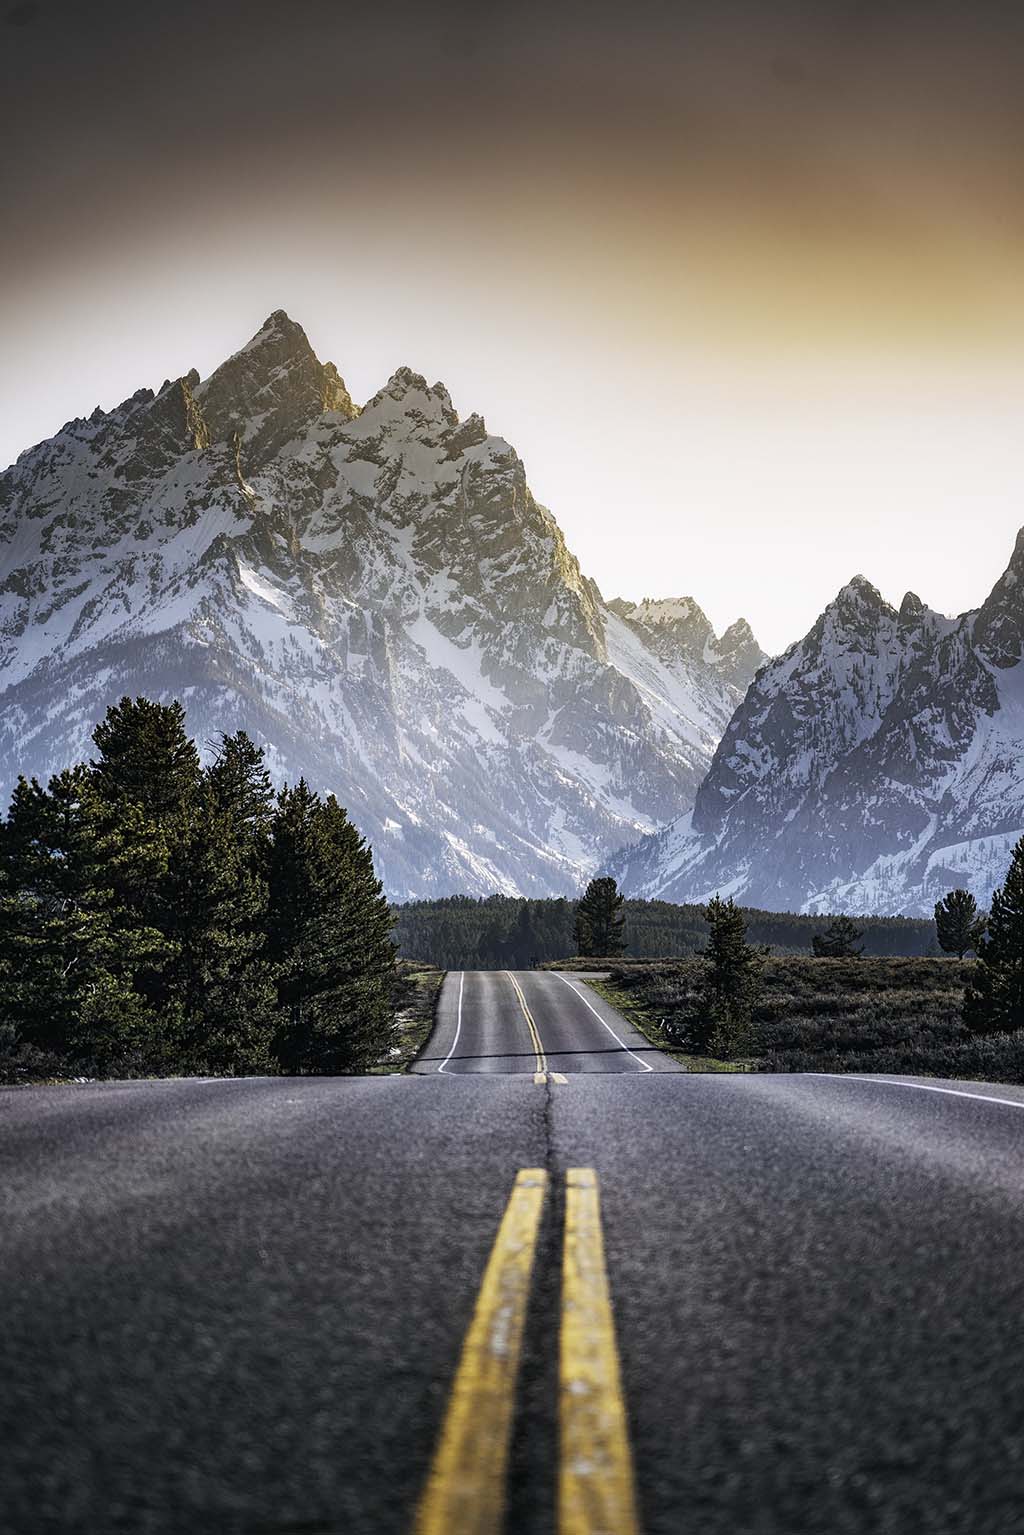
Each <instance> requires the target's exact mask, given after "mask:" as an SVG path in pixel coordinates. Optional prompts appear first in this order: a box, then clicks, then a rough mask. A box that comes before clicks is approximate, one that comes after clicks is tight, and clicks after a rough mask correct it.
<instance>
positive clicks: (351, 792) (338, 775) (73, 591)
mask: <svg viewBox="0 0 1024 1535" xmlns="http://www.w3.org/2000/svg"><path fill="white" fill-rule="evenodd" d="M0 545H2V554H0V699H2V709H0V787H2V788H3V790H4V791H6V792H9V791H10V789H11V787H12V785H13V783H14V781H15V779H16V776H17V774H18V773H19V772H24V773H27V774H30V775H37V776H39V777H40V778H45V777H46V776H47V775H48V774H49V773H51V772H52V771H54V770H56V769H58V768H60V767H63V766H65V765H66V764H68V763H69V762H71V761H73V760H76V759H80V758H83V757H88V755H89V751H90V744H89V737H90V733H91V730H92V728H93V726H94V724H95V722H96V721H97V720H98V719H99V718H101V717H102V715H103V713H104V711H105V709H106V707H107V705H108V704H110V703H111V702H112V701H114V700H116V699H117V698H118V697H120V696H122V695H123V694H146V695H148V696H151V697H154V698H159V699H163V700H168V699H170V698H173V697H178V698H181V700H182V701H183V702H184V704H185V706H186V708H187V711H188V721H189V727H190V729H191V731H192V733H193V735H195V736H196V737H197V739H198V740H199V741H200V743H201V744H203V745H204V747H205V748H206V749H207V750H208V749H210V748H211V747H212V746H213V745H214V744H215V743H216V741H217V739H218V737H219V735H220V734H221V732H225V731H227V732H230V731H234V730H236V729H240V728H242V729H245V730H247V731H248V732H249V733H250V734H251V735H252V736H253V737H254V738H255V739H256V740H257V741H258V742H259V743H260V744H261V745H263V746H264V747H265V749H266V751H267V756H268V762H269V765H270V767H271V769H272V772H273V774H274V776H275V778H276V779H277V780H278V781H284V780H289V781H294V780H296V779H297V778H299V777H300V776H305V777H306V779H307V780H308V781H309V782H311V783H312V784H313V785H314V786H315V787H317V788H320V789H324V790H331V791H333V792H334V793H336V794H337V796H338V798H339V799H340V800H341V802H342V804H344V805H345V806H346V807H347V808H348V810H349V812H350V814H351V816H352V817H353V819H354V820H355V822H356V824H357V825H358V826H359V828H360V830H361V831H362V832H363V834H364V835H365V836H366V837H368V838H369V840H370V841H371V842H372V844H373V848H374V855H375V859H376V864H377V869H378V872H379V873H380V875H381V877H382V878H383V880H384V883H385V886H386V888H387V890H388V891H389V893H390V894H391V895H392V896H394V897H396V898H408V897H417V896H429V895H439V894H445V893H448V892H455V891H468V892H473V893H480V894H482V893H486V892H490V891H493V890H499V891H507V892H516V891H519V892H523V893H526V894H536V895H540V894H550V893H552V892H559V891H561V892H566V893H569V892H573V891H575V890H576V889H577V888H578V886H579V884H580V882H581V880H583V879H584V878H585V877H586V876H587V875H588V874H589V873H590V872H592V871H593V870H594V868H595V867H596V866H597V864H598V863H599V862H600V861H601V859H602V858H603V857H604V856H605V855H606V854H607V852H608V850H609V849H614V848H616V847H619V846H622V845H623V844H626V843H632V842H634V841H635V840H636V839H637V837H638V836H640V835H641V834H643V833H645V832H649V831H651V830H653V829H654V828H655V827H656V826H657V825H659V824H661V823H664V822H665V821H667V820H668V819H669V818H670V817H671V816H673V815H675V814H676V813H677V812H678V810H679V807H680V806H681V805H683V806H688V805H689V804H691V803H692V800H693V796H694V793H695V791H696V789H697V786H698V784H699V783H700V781H701V779H702V777H703V776H704V773H705V771H706V769H707V767H708V764H709V762H710V760H711V756H712V753H713V751H714V749H715V746H716V744H717V742H718V740H719V738H720V736H721V734H722V732H723V730H724V729H725V727H726V725H727V724H728V721H729V719H730V717H731V715H732V713H733V710H734V708H735V706H736V704H737V703H738V702H739V700H740V698H741V697H742V695H743V692H744V690H745V688H746V686H747V684H748V683H749V681H750V680H751V678H752V676H753V674H754V672H755V670H756V668H757V667H758V666H759V665H760V664H761V663H762V661H763V660H764V657H763V655H762V654H761V652H760V650H759V649H758V647H757V645H756V642H755V641H754V639H753V636H752V635H751V634H750V631H749V629H748V628H747V627H746V625H745V624H742V622H741V623H739V624H736V625H734V626H733V627H732V628H731V629H729V630H728V631H727V632H726V634H724V635H723V636H722V637H721V639H718V638H716V637H715V635H714V634H713V633H712V630H711V625H710V624H709V623H708V621H707V619H706V618H705V617H704V615H703V614H702V613H701V612H700V609H699V608H698V607H697V606H696V604H695V603H693V602H692V601H690V600H689V599H682V600H680V601H678V602H674V603H655V602H647V603H641V604H639V605H631V604H628V603H622V602H611V603H605V602H604V601H603V599H602V597H601V594H600V592H599V591H598V589H597V587H596V586H595V585H594V583H593V582H592V581H588V580H587V579H586V578H585V577H584V576H583V575H582V573H581V571H580V568H579V565H578V564H577V561H576V560H575V559H574V557H573V556H572V555H571V554H570V552H569V551H568V549H567V548H566V545H565V541H564V539H563V537H562V534H561V533H560V531H559V529H558V526H557V524H556V523H555V521H554V519H553V517H552V516H551V514H550V513H549V512H548V511H546V510H545V508H544V507H542V506H540V505H539V504H538V503H537V501H535V499H534V497H533V496H532V494H531V492H530V489H529V487H528V485H527V483H526V476H525V472H524V469H523V465H522V462H521V460H520V459H519V457H518V456H517V454H516V453H515V451H514V450H513V449H512V448H511V447H510V446H509V444H508V443H507V442H504V441H503V440H502V439H501V438H499V437H495V436H493V435H491V434H490V433H489V432H488V431H487V428H486V426H485V425H484V422H483V420H482V419H481V417H480V416H477V415H471V416H469V417H467V418H466V419H465V420H461V419H460V418H459V416H458V415H457V414H456V412H455V409H454V408H453V405H452V402H451V400H450V398H449V396H448V393H447V391H446V390H445V389H444V387H443V386H442V385H440V384H433V385H428V384H427V383H426V381H425V380H424V379H423V378H421V377H420V376H419V375H418V374H416V373H413V372H411V371H410V370H409V369H408V368H400V369H399V370H398V371H397V372H396V373H395V374H394V375H393V376H392V377H391V378H390V379H389V380H388V382H387V384H385V386H384V388H383V389H381V390H380V391H379V393H377V394H376V395H374V397H373V398H372V399H371V400H370V401H368V403H367V404H366V405H364V406H363V407H362V408H361V409H359V408H357V407H356V406H355V405H354V404H353V402H352V399H351V398H350V396H349V393H348V391H347V390H346V388H345V385H344V383H343V381H342V379H341V378H340V376H339V374H338V372H337V370H336V369H335V368H334V366H333V365H332V364H330V363H321V362H319V360H318V359H317V357H316V355H315V354H314V352H313V350H312V348H311V346H310V344H309V342H308V340H307V339H306V336H305V333H304V332H303V330H302V329H301V327H300V326H299V325H297V324H295V323H294V322H293V321H292V320H290V319H289V318H288V316H287V315H286V314H284V313H283V312H281V311H279V312H277V313H275V314H273V315H271V317H270V318H269V320H267V322H266V324H265V325H264V326H263V327H262V329H261V330H260V331H259V332H258V333H257V334H256V335H255V336H254V337H253V339H252V340H251V341H250V342H249V343H248V345H246V346H245V347H243V348H242V350H241V351H240V352H238V353H236V354H235V356H233V357H231V358H230V359H229V360H228V361H227V362H225V363H224V364H223V366H221V367H220V368H218V369H217V370H216V372H214V373H213V374H212V375H211V376H210V377H209V378H207V379H205V380H203V381H201V380H200V379H199V376H198V374H196V373H194V372H193V373H191V374H189V375H187V376H186V377H184V378H180V379H176V380H173V381H171V382H169V383H166V384H164V386H163V387H162V388H161V389H160V390H159V392H158V393H156V394H154V393H153V392H152V391H151V390H148V389H143V390H140V391H139V392H138V393H136V394H134V395H133V396H132V397H131V398H130V399H128V400H125V401H124V403H123V404H121V405H119V406H117V407H116V409H114V410H111V411H109V412H104V411H102V410H96V411H94V412H93V414H92V415H91V416H90V417H89V418H88V419H87V420H77V421H72V422H70V423H68V425H67V426H65V427H64V428H63V429H62V430H61V431H60V432H58V433H57V435H56V436H55V437H53V438H52V439H51V440H49V441H47V442H44V443H41V444H40V445H39V446H37V447H35V448H32V449H30V450H28V451H27V452H25V453H23V454H22V455H21V457H20V458H19V459H18V461H17V463H16V464H15V465H14V466H13V467H12V468H11V469H9V470H8V471H7V472H6V473H5V474H4V475H3V476H2V477H0Z"/></svg>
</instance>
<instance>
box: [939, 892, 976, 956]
mask: <svg viewBox="0 0 1024 1535" xmlns="http://www.w3.org/2000/svg"><path fill="white" fill-rule="evenodd" d="M985 926H986V919H985V918H984V916H982V914H981V913H980V912H979V911H978V903H977V901H976V900H975V899H974V897H973V895H971V893H970V891H969V890H951V891H950V892H949V894H948V895H947V896H944V897H943V899H942V900H941V901H937V902H936V903H935V927H936V932H937V934H938V939H939V948H940V949H942V951H943V952H944V953H945V954H955V955H956V957H957V958H958V959H963V957H964V955H965V954H967V953H968V952H969V951H971V950H973V951H974V952H975V953H976V952H977V949H978V944H979V942H980V940H981V939H982V938H984V936H985Z"/></svg>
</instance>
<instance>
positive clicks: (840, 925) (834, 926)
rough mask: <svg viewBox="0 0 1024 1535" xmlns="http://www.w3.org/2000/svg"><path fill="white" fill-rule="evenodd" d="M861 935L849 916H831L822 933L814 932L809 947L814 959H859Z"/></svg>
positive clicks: (861, 950)
mask: <svg viewBox="0 0 1024 1535" xmlns="http://www.w3.org/2000/svg"><path fill="white" fill-rule="evenodd" d="M863 937H864V933H863V931H862V929H861V928H859V927H858V926H857V925H856V923H855V922H853V921H852V920H851V918H850V917H833V918H832V921H831V922H830V923H829V925H828V927H827V928H826V929H825V931H824V932H823V933H815V935H814V937H813V938H812V939H811V949H812V951H813V953H814V957H815V959H859V958H860V956H861V955H862V954H863V953H864V945H863V944H862V943H861V942H860V940H861V939H862V938H863Z"/></svg>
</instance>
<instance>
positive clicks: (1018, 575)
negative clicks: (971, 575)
mask: <svg viewBox="0 0 1024 1535" xmlns="http://www.w3.org/2000/svg"><path fill="white" fill-rule="evenodd" d="M974 638H975V641H976V643H977V645H978V647H979V649H980V650H981V651H982V653H983V654H984V655H985V657H986V659H987V660H989V661H990V662H992V664H993V665H994V666H997V667H999V668H1000V670H1006V669H1007V668H1008V667H1013V666H1016V665H1018V663H1019V662H1020V661H1021V660H1022V659H1024V528H1021V530H1020V532H1019V533H1018V534H1017V539H1016V542H1015V543H1014V546H1013V553H1012V554H1011V555H1010V563H1009V564H1008V565H1007V567H1006V569H1005V570H1004V571H1003V574H1002V575H1001V576H1000V577H999V580H998V581H997V582H996V584H995V586H994V587H993V588H992V591H991V593H990V595H989V597H988V598H987V599H986V601H985V602H984V603H983V604H982V607H981V610H980V612H979V613H978V617H977V621H976V624H975V629H974Z"/></svg>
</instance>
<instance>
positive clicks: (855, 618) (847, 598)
mask: <svg viewBox="0 0 1024 1535" xmlns="http://www.w3.org/2000/svg"><path fill="white" fill-rule="evenodd" d="M881 618H887V619H893V620H894V619H895V618H896V610H895V608H891V607H890V606H889V604H888V603H887V602H886V600H885V598H884V597H883V596H882V594H881V592H880V591H879V590H878V587H877V586H873V585H872V583H871V582H870V581H869V580H868V578H867V576H859V575H858V576H854V577H853V578H852V579H851V580H849V581H847V583H846V585H845V586H844V587H841V588H840V590H839V591H838V592H837V593H836V595H835V597H834V598H833V599H832V601H831V602H830V603H829V605H828V607H827V608H826V609H825V611H824V613H823V614H822V616H821V620H819V622H825V623H826V624H838V625H839V626H840V628H843V629H846V628H853V629H859V628H860V627H862V626H863V625H864V624H865V623H867V624H871V625H874V624H876V623H877V622H878V620H879V619H881Z"/></svg>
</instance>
